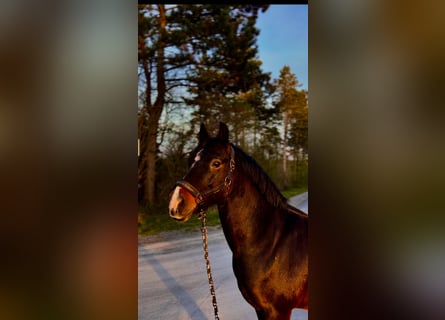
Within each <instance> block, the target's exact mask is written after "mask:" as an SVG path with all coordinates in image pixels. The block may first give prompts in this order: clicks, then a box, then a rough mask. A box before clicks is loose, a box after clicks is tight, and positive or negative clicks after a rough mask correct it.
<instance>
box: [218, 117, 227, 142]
mask: <svg viewBox="0 0 445 320" xmlns="http://www.w3.org/2000/svg"><path fill="white" fill-rule="evenodd" d="M218 138H219V139H221V140H222V141H224V142H225V143H228V142H229V128H227V126H226V124H225V123H223V122H220V123H219V132H218Z"/></svg>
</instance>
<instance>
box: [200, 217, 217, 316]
mask: <svg viewBox="0 0 445 320" xmlns="http://www.w3.org/2000/svg"><path fill="white" fill-rule="evenodd" d="M199 218H200V219H201V222H202V226H201V234H202V244H203V248H204V259H205V261H206V266H207V278H208V279H209V288H210V294H211V295H212V304H213V311H214V313H215V320H219V316H218V305H217V304H216V293H215V287H214V286H213V278H212V269H211V266H210V259H209V248H208V245H207V228H206V218H207V217H206V212H205V210H204V209H201V211H200V213H199Z"/></svg>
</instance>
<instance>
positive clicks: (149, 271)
mask: <svg viewBox="0 0 445 320" xmlns="http://www.w3.org/2000/svg"><path fill="white" fill-rule="evenodd" d="M306 199H307V197H306ZM300 209H302V210H303V208H300ZM208 234H209V256H210V262H211V264H212V273H213V281H214V284H215V290H216V298H217V301H218V309H219V315H220V319H221V320H241V319H243V320H244V319H256V314H255V311H254V309H253V308H252V307H251V306H250V305H249V304H248V303H247V302H246V301H245V300H244V298H243V297H242V296H241V293H240V292H239V290H238V287H237V284H236V279H235V276H234V274H233V270H232V265H231V263H232V253H231V252H230V249H229V247H228V246H227V243H226V240H225V238H224V235H223V233H222V229H221V228H220V227H213V228H209V230H208ZM138 270H139V271H138V272H139V274H138V276H139V286H138V309H139V316H138V318H139V319H140V320H146V319H147V320H158V319H159V320H164V319H168V320H170V319H177V320H188V319H192V320H203V319H213V318H214V317H213V307H212V301H211V296H210V293H209V287H208V282H207V274H206V269H205V261H204V257H203V250H202V241H201V233H200V232H199V231H198V232H188V233H184V232H169V233H165V234H163V235H160V236H155V237H144V238H140V241H139V244H138ZM307 318H308V312H307V311H305V310H299V309H296V310H294V312H293V313H292V320H303V319H307Z"/></svg>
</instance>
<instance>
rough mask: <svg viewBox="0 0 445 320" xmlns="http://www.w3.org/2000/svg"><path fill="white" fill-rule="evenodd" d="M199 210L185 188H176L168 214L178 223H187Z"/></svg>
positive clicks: (171, 197)
mask: <svg viewBox="0 0 445 320" xmlns="http://www.w3.org/2000/svg"><path fill="white" fill-rule="evenodd" d="M196 209H197V204H196V201H195V198H194V197H193V196H192V195H191V194H190V193H189V192H188V191H187V190H185V189H184V188H182V187H180V186H176V187H175V189H174V190H173V192H172V195H171V196H170V203H169V205H168V213H169V215H170V217H171V218H173V219H175V220H176V221H181V222H185V221H187V220H189V219H190V218H191V216H192V215H193V213H194V212H195V211H196Z"/></svg>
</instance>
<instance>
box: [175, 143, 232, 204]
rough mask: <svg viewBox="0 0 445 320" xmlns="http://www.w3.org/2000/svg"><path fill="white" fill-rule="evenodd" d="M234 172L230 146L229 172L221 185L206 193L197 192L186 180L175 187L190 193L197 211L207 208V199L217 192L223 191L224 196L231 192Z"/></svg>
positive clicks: (180, 181)
mask: <svg viewBox="0 0 445 320" xmlns="http://www.w3.org/2000/svg"><path fill="white" fill-rule="evenodd" d="M234 171H235V150H234V149H233V146H232V145H230V159H229V172H228V173H227V176H226V177H225V178H224V182H223V183H221V184H219V185H217V186H215V187H213V188H211V189H209V190H206V191H199V190H198V189H197V188H195V187H194V186H193V185H192V184H191V183H190V182H188V181H186V180H179V181H177V182H176V184H175V186H179V187H182V188H184V189H186V190H187V191H188V192H190V193H191V194H192V195H193V197H194V198H195V201H196V204H197V207H198V210H199V209H200V207H201V208H203V207H206V206H208V205H209V204H208V203H206V201H208V200H209V198H211V197H212V196H214V195H216V194H218V193H219V192H221V191H224V193H225V196H228V195H229V193H230V191H231V190H232V188H231V187H232V179H233V172H234Z"/></svg>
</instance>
